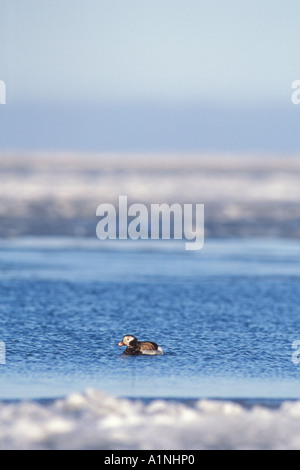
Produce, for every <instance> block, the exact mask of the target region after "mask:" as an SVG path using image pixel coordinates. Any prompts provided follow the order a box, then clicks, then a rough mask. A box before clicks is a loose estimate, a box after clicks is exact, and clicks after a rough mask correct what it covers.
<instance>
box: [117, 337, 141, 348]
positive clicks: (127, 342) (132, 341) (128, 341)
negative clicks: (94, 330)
mask: <svg viewBox="0 0 300 470" xmlns="http://www.w3.org/2000/svg"><path fill="white" fill-rule="evenodd" d="M137 344H138V340H137V339H136V337H135V336H133V335H125V336H124V338H123V339H122V341H120V342H119V343H118V346H127V347H129V348H134V347H136V346H137Z"/></svg>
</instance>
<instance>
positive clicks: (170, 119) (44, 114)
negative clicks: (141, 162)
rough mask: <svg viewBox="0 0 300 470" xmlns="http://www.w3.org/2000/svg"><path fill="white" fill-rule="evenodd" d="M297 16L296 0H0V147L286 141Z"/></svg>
mask: <svg viewBox="0 0 300 470" xmlns="http://www.w3.org/2000/svg"><path fill="white" fill-rule="evenodd" d="M299 18H300V1H299V0H0V79H1V80H4V81H5V83H6V87H7V96H6V102H7V104H6V105H5V110H4V106H2V107H0V124H1V119H2V120H3V119H4V121H3V122H2V124H1V126H0V130H1V128H2V131H3V132H2V136H1V139H0V147H1V146H2V147H3V146H4V147H5V148H11V147H14V146H15V147H16V148H17V147H22V146H23V147H24V148H31V147H33V148H36V147H43V146H45V147H49V146H50V147H51V148H52V147H59V146H61V147H63V148H69V147H72V148H73V147H76V145H77V147H76V148H81V149H84V148H86V146H87V147H89V146H90V147H91V148H93V149H99V150H101V149H111V148H114V146H115V148H117V149H126V150H130V149H131V148H134V147H136V148H145V149H147V148H150V147H151V146H152V147H153V148H154V149H155V148H158V149H159V148H162V149H168V148H169V149H172V150H174V149H176V148H183V149H185V148H186V146H187V145H188V146H189V148H192V149H198V148H199V149H201V148H211V147H212V148H214V146H217V147H218V148H220V149H224V150H227V149H230V148H232V146H234V145H235V144H236V139H237V138H238V139H239V143H238V148H239V147H240V146H241V147H245V148H247V149H249V148H250V147H251V145H252V147H253V146H254V148H258V149H260V148H262V149H267V148H269V147H270V146H271V147H272V148H277V143H276V142H277V141H278V145H279V147H280V146H281V148H283V149H285V148H290V149H294V148H295V146H296V147H297V146H298V143H297V142H298V141H297V140H296V137H295V135H294V134H295V131H298V128H299V126H298V122H299V121H298V122H297V123H296V122H295V119H298V118H300V106H299V108H298V109H297V111H296V108H297V107H296V106H294V107H293V106H292V105H291V100H290V97H291V92H292V91H291V84H292V82H293V81H294V80H297V79H300V59H299V44H300V32H299V31H300V28H299ZM96 110H97V111H96ZM232 113H233V114H232ZM83 116H84V117H83ZM236 126H237V128H238V133H237V131H236V130H235V127H236ZM284 126H286V128H285V127H284ZM33 129H35V132H34V131H33ZM99 129H100V131H99V135H96V134H95V133H96V132H97V130H99ZM4 130H5V132H4ZM101 132H102V134H101ZM216 132H217V137H218V138H217V139H216V138H215V134H214V133H216ZM298 135H299V132H298ZM243 139H244V140H243ZM74 141H76V142H77V144H75V143H74ZM176 142H177V143H178V145H177V143H176ZM156 143H157V145H156ZM137 144H138V145H137ZM149 145H150V147H149ZM249 145H250V147H249ZM90 147H89V148H90ZM152 147H151V148H152ZM299 148H300V143H299Z"/></svg>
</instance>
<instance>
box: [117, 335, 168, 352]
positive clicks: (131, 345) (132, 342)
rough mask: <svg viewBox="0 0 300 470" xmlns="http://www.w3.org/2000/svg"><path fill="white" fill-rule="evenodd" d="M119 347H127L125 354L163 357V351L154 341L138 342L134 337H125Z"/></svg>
mask: <svg viewBox="0 0 300 470" xmlns="http://www.w3.org/2000/svg"><path fill="white" fill-rule="evenodd" d="M118 346H126V349H125V351H124V352H123V354H126V355H133V356H138V355H141V354H147V355H151V356H154V355H162V354H163V350H162V348H161V347H160V346H158V344H157V343H155V342H154V341H138V339H137V338H136V337H135V336H133V335H125V336H124V337H123V339H122V341H120V342H119V343H118Z"/></svg>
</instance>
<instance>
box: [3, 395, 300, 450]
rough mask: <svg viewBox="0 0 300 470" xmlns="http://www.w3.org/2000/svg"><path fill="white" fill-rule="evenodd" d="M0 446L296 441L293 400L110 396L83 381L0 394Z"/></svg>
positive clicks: (281, 444)
mask: <svg viewBox="0 0 300 470" xmlns="http://www.w3.org/2000/svg"><path fill="white" fill-rule="evenodd" d="M0 448H1V449H106V450H113V449H119V450H122V449H137V450H143V449H144V450H147V449H153V450H155V449H160V450H164V449H173V450H174V449H177V450H181V449H189V450H196V449H200V450H201V449H300V401H285V402H283V403H282V404H281V405H280V406H279V407H276V408H271V407H266V406H261V405H253V406H251V407H244V406H242V405H241V404H238V403H235V402H233V401H220V400H206V399H201V400H199V401H195V402H193V403H183V402H180V401H168V400H163V399H155V400H152V401H150V402H148V403H147V402H144V401H141V400H130V399H125V398H116V397H112V396H109V395H107V394H106V393H104V392H102V391H99V390H95V389H89V390H87V391H86V392H85V393H73V394H70V395H69V396H67V397H65V398H63V399H57V400H54V401H49V402H44V403H43V402H38V401H19V402H10V403H8V402H2V403H1V405H0Z"/></svg>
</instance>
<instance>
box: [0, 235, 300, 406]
mask: <svg viewBox="0 0 300 470" xmlns="http://www.w3.org/2000/svg"><path fill="white" fill-rule="evenodd" d="M299 261H300V243H299V242H294V241H287V240H252V241H251V240H218V241H216V240H211V241H210V240H208V241H206V242H205V245H204V248H203V250H201V251H199V252H186V251H185V250H184V247H183V245H181V244H176V243H172V242H169V243H168V242H166V243H165V244H163V243H162V242H157V243H154V242H150V241H149V242H147V241H146V242H145V243H143V244H142V243H138V242H137V243H133V242H125V243H124V244H121V242H119V241H116V242H115V243H114V242H112V243H111V244H106V243H104V242H100V241H98V240H97V241H95V240H76V239H62V240H60V239H58V240H56V239H49V240H48V239H38V238H37V239H35V238H33V239H24V240H16V241H5V240H2V242H0V269H1V270H0V340H1V341H4V342H5V346H6V363H5V364H0V381H1V382H0V383H1V386H0V399H14V398H18V399H19V398H43V397H45V398H47V397H58V396H65V395H66V394H68V393H70V392H72V391H82V390H85V389H86V388H89V387H95V388H98V389H101V390H105V391H107V392H109V393H112V394H113V395H116V396H129V397H177V398H182V397H197V398H199V397H208V398H210V397H246V398H249V399H250V398H255V397H266V398H287V397H291V398H299V395H300V393H299V392H300V380H299V379H300V364H299V365H298V366H297V365H295V364H294V363H293V362H292V353H293V349H292V343H293V341H295V340H300V304H299V294H300V288H299V286H300V284H299V280H300V263H299ZM127 333H129V334H134V335H136V336H137V337H138V339H140V340H144V339H149V340H152V341H156V342H157V343H158V344H159V345H160V346H161V347H162V348H163V350H164V355H163V356H155V357H152V356H150V357H145V356H138V357H125V356H123V355H122V354H121V353H122V350H121V348H119V347H118V346H117V343H118V342H119V341H120V340H121V339H122V337H123V335H124V334H127Z"/></svg>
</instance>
